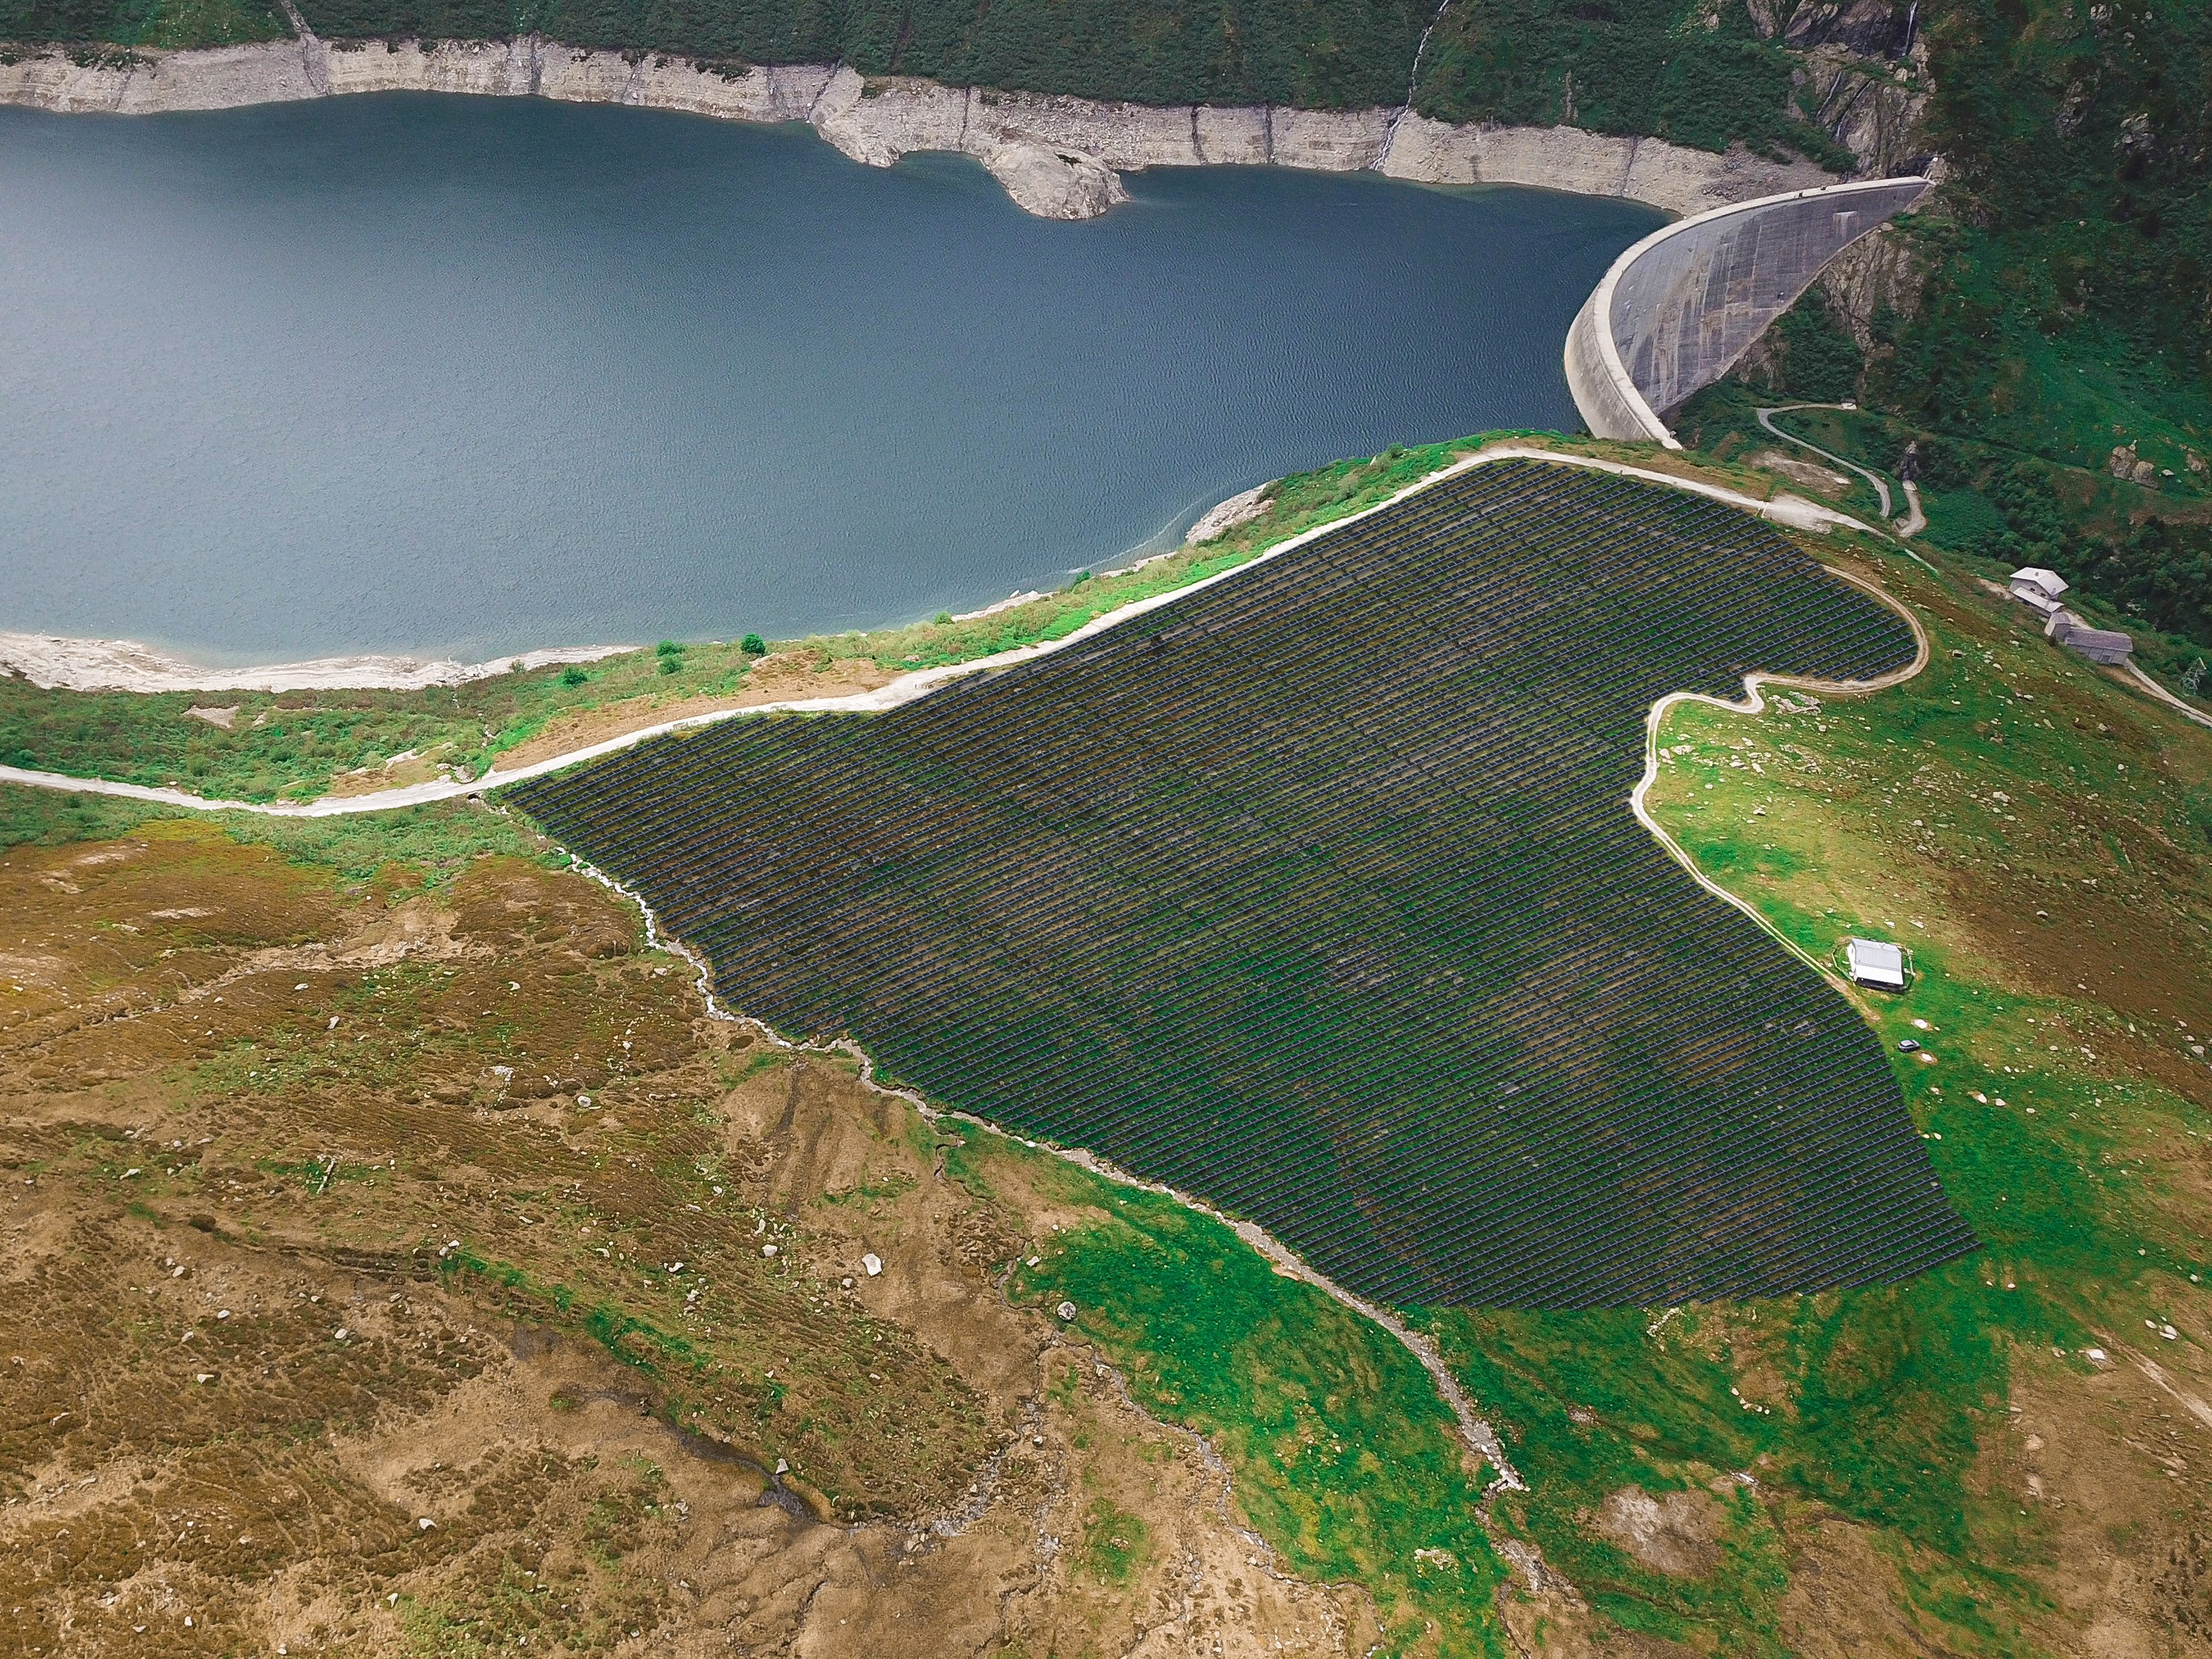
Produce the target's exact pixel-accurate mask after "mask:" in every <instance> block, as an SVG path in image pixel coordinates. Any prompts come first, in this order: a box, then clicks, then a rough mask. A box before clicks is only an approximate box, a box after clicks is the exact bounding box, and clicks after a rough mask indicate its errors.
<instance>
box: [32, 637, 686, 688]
mask: <svg viewBox="0 0 2212 1659" xmlns="http://www.w3.org/2000/svg"><path fill="white" fill-rule="evenodd" d="M643 648H644V647H641V646H635V645H569V646H555V647H550V648H547V649H543V650H536V651H518V652H516V653H514V654H513V656H507V657H495V658H493V659H490V660H489V661H486V662H476V663H465V662H460V661H458V660H456V659H453V658H450V657H441V658H436V659H425V658H422V657H413V656H407V655H404V654H401V653H377V652H366V653H362V654H360V655H358V656H348V657H316V658H312V659H307V660H304V661H300V662H281V663H260V664H256V665H252V666H250V667H246V668H210V667H207V666H205V665H202V664H199V663H194V662H188V661H186V660H185V659H184V658H182V657H173V656H171V655H170V654H169V653H167V652H165V651H161V650H157V649H156V648H155V647H152V646H149V645H143V644H141V643H140V642H139V641H136V640H100V639H82V638H76V637H73V636H70V635H60V634H14V633H0V674H11V675H15V676H16V677H18V678H22V679H25V680H27V681H29V682H30V683H31V684H33V685H35V686H36V687H38V688H39V690H41V691H57V690H58V691H128V692H134V693H141V694H146V695H152V694H155V693H158V692H172V691H174V692H185V691H274V692H282V691H425V690H433V689H435V688H436V687H440V686H447V685H466V684H469V683H471V681H474V680H489V679H495V678H498V677H499V676H500V675H501V674H505V673H507V672H509V671H512V670H513V668H515V667H516V666H517V665H520V666H521V667H523V668H525V669H532V668H550V667H556V666H558V665H561V664H562V663H572V662H598V661H599V660H600V659H602V658H605V657H617V656H620V655H622V654H623V653H624V652H626V651H638V650H642V649H643Z"/></svg>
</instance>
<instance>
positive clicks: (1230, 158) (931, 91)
mask: <svg viewBox="0 0 2212 1659" xmlns="http://www.w3.org/2000/svg"><path fill="white" fill-rule="evenodd" d="M392 91H417V92H466V93H479V94H490V95H505V96H525V95H536V96H538V97H544V98H558V99H564V100H574V101H577V102H585V103H609V104H631V105H637V106H643V107H647V108H652V109H673V110H684V111H688V112H691V113H694V114H699V115H714V116H719V117H722V118H727V119H732V120H741V121H807V122H811V124H812V125H813V126H814V127H815V129H816V130H817V131H819V132H820V133H821V134H822V136H823V137H825V138H827V139H828V140H829V142H830V143H833V144H835V145H836V147H837V148H838V149H841V150H842V151H843V152H844V153H845V154H846V155H849V156H851V157H853V158H854V160H855V161H863V162H866V164H867V165H869V166H871V167H889V166H890V165H891V164H892V163H893V162H895V161H897V160H898V159H899V157H900V156H902V155H907V154H908V153H910V152H912V151H915V150H951V151H955V152H958V153H961V154H964V155H973V156H975V158H976V159H977V160H979V161H981V162H982V163H983V164H984V166H986V167H988V168H989V169H990V170H991V173H992V174H993V176H994V177H995V178H996V179H998V180H999V182H1000V184H1001V185H1004V186H1005V187H1006V192H1007V194H1008V195H1010V196H1012V197H1013V199H1014V201H1015V202H1016V203H1017V204H1019V205H1020V206H1021V207H1022V208H1024V210H1027V211H1029V212H1031V213H1035V214H1038V215H1041V216H1045V217H1048V218H1060V219H1085V218H1091V217H1093V216H1097V215H1098V214H1101V213H1103V212H1105V211H1106V210H1108V209H1109V208H1110V207H1112V206H1113V205H1114V204H1115V203H1117V202H1121V201H1124V200H1126V199H1127V191H1126V190H1125V189H1124V188H1123V186H1122V184H1121V179H1120V177H1119V176H1118V175H1119V174H1120V173H1125V172H1133V171H1137V170H1140V169H1142V168H1145V167H1200V166H1205V165H1207V164H1209V163H1243V164H1254V163H1273V164H1275V165H1278V166H1282V167H1310V168H1315V169H1317V170H1320V171H1323V172H1332V173H1346V172H1355V171H1362V170H1373V171H1377V172H1381V173H1385V174H1387V175H1389V177H1391V178H1395V179H1411V180H1413V181H1416V182H1420V183H1427V184H1447V185H1468V184H1510V185H1539V186H1542V187H1544V188H1547V189H1551V190H1565V191H1575V192H1577V193H1580V194H1585V195H1597V196H1620V197H1627V198H1629V199H1631V200H1633V201H1639V202H1645V203H1649V204H1651V205H1652V206H1654V207H1658V208H1663V209H1666V210H1669V211H1672V212H1675V213H1696V212H1700V211H1702V210H1705V209H1706V208H1710V207H1717V206H1721V205H1723V204H1727V203H1730V202H1739V201H1743V200H1746V199H1747V198H1749V197H1754V196H1766V195H1771V194H1774V193H1775V192H1777V191H1785V190H1796V189H1802V188H1805V187H1807V186H1809V185H1823V184H1829V183H1832V182H1833V181H1834V180H1833V177H1832V175H1831V174H1829V173H1824V172H1822V171H1821V170H1820V168H1819V167H1814V165H1813V164H1812V163H1810V162H1808V161H1790V162H1787V163H1783V162H1776V161H1768V160H1766V159H1765V158H1763V157H1759V156H1754V155H1750V154H1749V153H1747V152H1746V151H1744V150H1742V149H1735V150H1733V151H1730V152H1729V154H1726V155H1713V154H1711V153H1710V152H1707V151H1705V150H1697V149H1686V148H1684V147H1683V146H1681V145H1679V144H1670V143H1667V142H1665V141H1664V140H1662V139H1657V138H1619V137H1607V136H1606V135H1604V134H1601V133H1593V132H1585V131H1582V130H1581V129H1579V128H1576V127H1498V126H1486V125H1464V126H1455V125H1450V124H1449V123H1446V122H1442V121H1431V120H1429V119H1426V118H1424V117H1422V116H1420V115H1418V114H1415V113H1413V112H1410V111H1398V110H1389V109H1364V110H1309V109H1290V108H1284V107H1279V106H1250V107H1236V108H1214V107H1212V106H1205V105H1200V106H1188V105H1186V106H1173V107H1166V108H1160V107H1155V106H1147V105H1141V104H1115V103H1102V102H1098V101H1096V100H1090V99H1083V98H1067V97H1054V96H1048V95H1044V94H1035V93H1000V92H991V91H987V90H983V89H981V88H962V87H946V86H939V85H938V84H937V83H935V82H929V81H915V80H905V79H880V80H873V81H871V80H866V79H864V78H863V77H862V76H860V75H859V74H857V73H856V72H854V70H851V69H848V68H837V69H830V68H827V67H823V66H818V65H798V66H793V67H785V68H777V69H768V68H750V69H745V70H738V71H726V70H719V69H714V68H702V66H700V65H699V64H694V63H692V62H690V61H688V60H685V59H682V58H666V57H657V56H653V55H651V54H643V55H626V54H623V53H621V52H587V51H583V50H580V49H577V48H573V47H569V46H562V45H560V44H559V43H557V42H555V41H550V40H541V39H539V38H538V37H536V36H530V37H526V38H523V39H520V40H511V41H471V40H442V41H434V42H429V43H427V44H426V43H423V42H420V41H415V40H395V41H389V42H385V41H371V42H366V43H359V44H356V43H346V44H344V45H342V46H341V45H332V44H330V43H326V42H325V41H322V40H318V39H316V38H315V37H314V36H313V35H312V34H310V35H306V36H304V37H303V38H302V39H301V40H296V41H277V42H271V43H269V44H266V45H259V46H221V47H214V48H210V49H209V50H206V51H200V52H145V53H141V54H139V55H138V57H137V61H136V62H134V63H132V64H130V65H128V66H115V65H92V66H83V65H79V64H74V63H72V62H70V59H69V58H66V57H65V56H64V55H62V54H61V53H59V52H52V53H49V54H47V55H45V56H42V57H28V58H24V59H22V60H21V61H20V62H18V63H15V64H11V65H0V102H5V103H16V104H27V105H32V106H36V107H39V108H41V109H51V110H62V111H93V110H98V111H112V112H121V113H126V114H136V113H143V112H152V111H156V110H185V109H222V108H228V107H230V106H235V105H240V104H253V103H276V102H283V101H285V100H292V99H302V98H317V97H323V96H327V95H335V94H342V93H354V92H392Z"/></svg>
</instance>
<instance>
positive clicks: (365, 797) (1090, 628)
mask: <svg viewBox="0 0 2212 1659" xmlns="http://www.w3.org/2000/svg"><path fill="white" fill-rule="evenodd" d="M1508 460H1535V461H1547V462H1551V463H1553V464H1554V465H1560V466H1582V467H1589V468H1590V469H1592V470H1593V471H1600V472H1611V473H1613V474H1616V475H1618V476H1620V477H1627V478H1637V479H1640V480H1642V481H1644V482H1645V483H1656V484H1663V485H1665V486H1667V487H1668V488H1669V489H1680V490H1686V491H1687V492H1689V493H1690V494H1692V495H1704V496H1706V497H1708V498H1709V499H1711V500H1713V501H1720V502H1723V503H1724V504H1725V505H1727V506H1729V507H1737V508H1740V509H1741V510H1742V511H1745V512H1747V513H1753V515H1755V516H1757V517H1759V518H1762V519H1766V520H1771V522H1773V523H1775V524H1778V525H1780V526H1784V528H1787V529H1792V530H1801V531H1809V532H1815V533H1820V534H1825V533H1826V532H1827V530H1828V529H1829V527H1830V526H1843V527H1844V528H1846V529H1850V530H1858V531H1863V532H1865V533H1867V534H1868V535H1870V536H1881V535H1882V532H1880V531H1877V530H1875V528H1874V527H1873V526H1869V525H1867V524H1865V523H1863V522H1862V521H1861V520H1857V519H1855V518H1853V517H1851V515H1850V514H1849V513H1839V512H1838V511H1837V510H1836V509H1835V508H1833V507H1822V506H1820V505H1819V504H1818V503H1817V502H1814V501H1807V500H1806V499H1805V498H1804V497H1802V496H1801V495H1786V494H1784V495H1775V496H1773V497H1772V498H1771V499H1769V500H1766V501H1760V500H1759V499H1758V498H1756V497H1755V496H1751V495H1744V494H1742V493H1741V492H1740V491H1737V490H1734V489H1726V488H1724V487H1723V486H1722V485H1719V484H1714V483H1705V482H1704V481H1702V480H1700V479H1695V478H1685V477H1678V476H1676V475H1674V474H1673V473H1668V472H1656V471H1651V470H1650V469H1648V468H1645V467H1640V466H1630V465H1627V464H1626V463H1625V462H1621V461H1608V460H1602V459H1599V458H1597V457H1595V456H1589V455H1570V454H1565V453H1561V452H1559V451H1558V450H1552V449H1542V448H1539V447H1535V446H1534V445H1532V444H1524V443H1502V444H1492V445H1490V446H1487V447H1484V448H1482V449H1479V450H1476V451H1475V452H1474V453H1472V454H1468V455H1463V456H1462V457H1461V459H1458V460H1456V461H1454V462H1452V463H1451V464H1450V465H1449V466H1443V467H1439V468H1438V469H1437V471H1434V472H1431V473H1430V474H1429V475H1428V476H1427V477H1422V478H1417V479H1415V480H1414V481H1413V483H1410V484H1407V486H1406V487H1405V488H1404V489H1401V490H1398V491H1396V492H1395V494H1393V495H1389V496H1387V497H1385V498H1384V499H1383V500H1382V501H1377V502H1376V503H1375V504H1374V505H1373V506H1371V507H1363V508H1361V509H1360V510H1359V511H1358V512H1357V513H1346V515H1345V516H1344V517H1342V518H1340V519H1331V520H1328V521H1327V522H1326V523H1324V524H1318V525H1315V526H1312V527H1311V528H1310V529H1307V530H1302V531H1300V532H1297V534H1296V535H1294V536H1288V537H1285V538H1284V539H1283V540H1281V541H1279V542H1278V543H1276V544H1274V545H1273V546H1272V547H1269V548H1267V549H1265V550H1262V551H1261V552H1259V553H1257V554H1255V555H1254V556H1252V557H1251V558H1249V559H1247V560H1244V561H1243V562H1241V563H1238V564H1236V565H1233V566H1231V568H1228V569H1226V570H1221V571H1217V572H1215V573H1214V574H1212V575H1210V576H1202V577H1200V578H1199V579H1198V580H1196V581H1194V582H1189V583H1186V584H1185V585H1184V586H1181V587H1177V588H1171V589H1170V590H1169V591H1168V592H1164V593H1155V594H1152V595H1151V596H1150V597H1149V598H1146V599H1136V600H1133V601H1132V602H1131V603H1129V604H1127V605H1123V606H1121V608H1120V609H1119V610H1117V611H1108V612H1106V613H1105V614H1104V615H1103V616H1100V617H1093V618H1092V619H1091V621H1089V622H1087V623H1084V625H1083V626H1082V627H1080V628H1079V629H1075V630H1074V631H1073V632H1072V633H1069V634H1066V635H1062V636H1061V637H1060V638H1059V639H1056V640H1048V641H1042V643H1040V644H1036V645H1025V646H1020V647H1016V648H1015V649H1013V650H1011V651H1001V652H998V653H994V654H993V655H990V656H984V657H975V658H970V659H969V660H967V661H965V662H957V663H946V664H945V665H941V666H939V667H935V668H922V669H916V670H915V671H914V672H912V673H909V674H902V675H900V676H899V677H898V678H896V679H895V680H892V681H891V682H890V684H887V685H884V686H879V687H878V688H877V689H876V690H872V691H858V692H853V693H849V694H848V695H846V696H836V697H808V698H799V699H793V701H790V702H770V703H757V704H755V705H753V706H751V707H750V708H724V709H717V710H713V711H710V712H708V713H704V714H691V715H687V716H684V717H682V718H679V719H677V720H665V721H662V722H660V723H659V724H658V725H655V726H645V727H641V729H639V730H637V731H635V732H624V733H623V734H622V735H620V736H618V737H613V738H606V739H605V740H603V741H601V742H599V743H595V744H587V745H586V746H585V747H582V748H580V749H575V750H570V751H569V752H568V753H566V754H562V755H555V756H552V757H549V758H547V759H545V760H542V761H534V762H532V763H530V764H529V765H527V766H521V767H517V768H516V769H514V770H513V771H512V772H507V773H502V772H501V770H500V769H499V764H498V763H497V762H496V761H494V762H493V763H492V766H491V769H489V771H487V772H486V773H485V774H484V775H483V776H482V777H481V778H477V779H474V780H471V781H466V782H463V781H458V780H454V779H438V780H434V781H430V782H427V783H416V784H409V785H406V786H404V787H400V788H397V789H385V790H379V791H376V792H374V793H368V794H361V795H325V796H322V797H319V799H314V800H312V801H275V802H255V801H234V800H219V799H209V798H207V797H205V796H201V795H191V794H187V793H185V792H184V791H183V790H180V789H163V788H155V787H150V786H149V785H145V784H136V783H118V782H115V781H112V780H109V779H106V778H76V777H70V776H69V775H66V774H64V773H59V772H39V771H33V770H30V769H27V768H22V767H15V766H5V765H0V783H13V784H24V785H28V786H30V787H33V788H40V789H52V790H58V791H62V792H65V793H76V794H96V795H113V796H117V797H120V798H122V799H130V800H143V801H147V802H150V803H154V804H156V805H168V806H181V807H184V808H186V809H187V810H189V811H198V812H230V811H242V812H258V813H260V814H262V815H264V817H341V816H350V815H352V814H354V813H357V812H381V811H390V810H391V809H392V808H394V807H400V806H416V805H422V804H424V803H426V802H429V801H434V800H452V799H457V798H459V797H462V796H467V795H480V794H483V793H485V792H487V791H489V790H494V789H498V788H501V787H504V786H506V785H507V784H510V783H520V782H521V781H524V780H525V779H526V778H534V777H542V776H544V775H545V774H547V773H550V772H557V771H560V770H561V769H562V768H564V767H568V766H574V765H578V764H580V763H583V762H586V761H591V760H598V759H599V758H601V757H605V756H607V755H611V754H616V753H618V752H620V751H621V750H624V749H629V748H632V747H634V746H635V745H636V744H641V743H646V742H649V741H651V740H652V739H653V738H659V737H665V736H667V735H669V734H670V733H671V732H686V731H692V730H696V729H697V728H699V727H702V726H714V725H719V724H720V722H722V721H724V720H743V719H747V718H750V717H752V716H756V715H763V714H879V713H882V712H884V710H887V709H891V708H898V707H899V706H900V705H902V704H903V703H908V702H913V701H914V700H915V698H917V697H923V696H928V695H929V693H931V692H932V691H934V690H937V689H938V687H939V686H940V685H943V684H946V683H948V682H950V681H951V680H955V679H958V678H963V677H964V676H966V675H969V674H978V673H989V672H992V671H996V670H999V669H1004V668H1012V667H1016V666H1018V665H1020V664H1023V663H1025V662H1029V661H1031V660H1033V659H1036V658H1038V657H1042V656H1048V655H1050V654H1051V653H1054V652H1055V651H1063V650H1066V649H1067V648H1069V647H1073V646H1076V645H1079V644H1081V643H1082V642H1084V641H1086V640H1088V639H1090V638H1091V636H1093V635H1097V634H1099V633H1102V632H1103V631H1104V630H1105V629H1109V628H1116V627H1119V626H1120V625H1121V624H1122V623H1126V622H1129V621H1131V620H1133V618H1135V617H1141V616H1143V615H1145V614H1146V613H1147V612H1149V611H1156V610H1158V609H1159V608H1160V607H1161V606H1163V605H1171V604H1173V603H1175V602H1176V600H1178V599H1183V598H1185V597H1187V596H1188V595H1189V594H1192V593H1194V592H1198V591H1199V590H1200V589H1201V588H1205V587H1210V586H1212V585H1213V584H1214V583H1216V582H1220V581H1226V580H1229V579H1230V578H1231V577H1233V576H1236V575H1238V574H1241V573H1243V572H1244V571H1247V570H1249V569H1250V568H1252V567H1253V566H1254V565H1256V564H1261V563H1264V562H1267V560H1269V559H1273V558H1276V557H1279V556H1281V555H1283V554H1285V553H1287V552H1290V551H1291V550H1292V549H1294V548H1297V547H1302V546H1304V544H1306V543H1307V542H1309V541H1310V540H1312V539H1313V538H1315V537H1316V536H1322V535H1326V534H1328V533H1329V532H1333V531H1335V530H1339V529H1341V528H1342V527H1343V526H1346V525H1347V524H1352V523H1356V522H1357V521H1358V520H1361V519H1364V518H1366V517H1367V516H1369V515H1370V513H1380V512H1382V511H1383V509H1384V508H1386V507H1394V506H1395V505H1396V504H1397V503H1398V502H1400V501H1404V500H1406V499H1407V497H1408V496H1411V495H1418V494H1419V492H1420V491H1422V490H1424V489H1428V488H1430V487H1431V485H1433V484H1437V483H1442V482H1443V480H1444V479H1446V478H1450V477H1456V476H1457V475H1458V474H1460V473H1462V472H1464V471H1468V469H1470V468H1473V467H1478V466H1486V465H1493V464H1495V463H1497V462H1498V461H1508Z"/></svg>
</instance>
